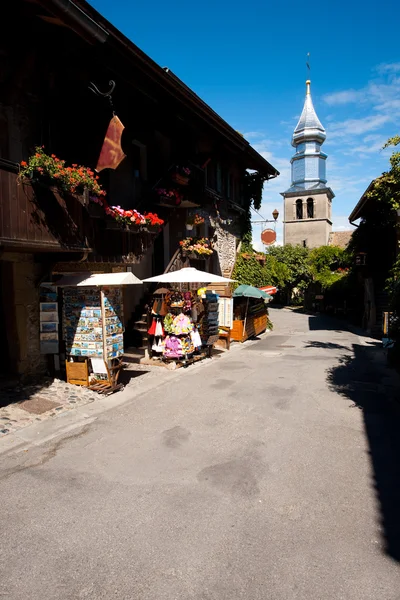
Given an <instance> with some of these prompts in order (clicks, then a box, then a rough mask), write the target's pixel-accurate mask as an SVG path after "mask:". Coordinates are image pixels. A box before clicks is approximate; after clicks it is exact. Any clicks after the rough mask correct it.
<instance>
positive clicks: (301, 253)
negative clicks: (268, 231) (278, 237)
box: [267, 244, 312, 302]
mask: <svg viewBox="0 0 400 600" xmlns="http://www.w3.org/2000/svg"><path fill="white" fill-rule="evenodd" d="M309 255H310V250H309V248H303V246H292V245H291V244H286V245H285V246H271V247H270V248H269V249H268V254H267V256H269V257H272V258H273V259H275V261H276V262H277V263H278V264H279V265H280V266H279V269H280V276H281V277H282V279H283V282H282V283H283V285H280V289H281V291H282V292H284V293H285V294H286V297H287V302H290V300H291V298H292V294H293V290H294V289H295V288H297V289H298V290H299V291H300V292H301V293H303V292H304V290H305V289H306V288H307V286H308V284H309V282H310V281H311V279H312V274H311V269H310V263H309Z"/></svg>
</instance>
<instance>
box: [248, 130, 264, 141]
mask: <svg viewBox="0 0 400 600" xmlns="http://www.w3.org/2000/svg"><path fill="white" fill-rule="evenodd" d="M243 136H244V137H245V138H246V140H254V139H257V138H262V137H263V136H264V133H262V132H261V131H247V132H246V133H244V134H243Z"/></svg>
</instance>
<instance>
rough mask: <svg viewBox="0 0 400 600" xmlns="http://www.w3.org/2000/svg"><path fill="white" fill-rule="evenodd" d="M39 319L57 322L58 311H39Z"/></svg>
mask: <svg viewBox="0 0 400 600" xmlns="http://www.w3.org/2000/svg"><path fill="white" fill-rule="evenodd" d="M40 320H41V321H54V322H55V323H58V313H56V312H41V313H40Z"/></svg>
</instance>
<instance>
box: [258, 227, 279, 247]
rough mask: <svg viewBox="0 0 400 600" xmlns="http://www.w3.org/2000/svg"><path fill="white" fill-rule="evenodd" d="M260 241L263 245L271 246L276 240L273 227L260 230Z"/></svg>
mask: <svg viewBox="0 0 400 600" xmlns="http://www.w3.org/2000/svg"><path fill="white" fill-rule="evenodd" d="M261 241H262V243H263V244H264V246H271V245H272V244H274V243H275V242H276V231H274V230H273V229H264V231H262V232H261Z"/></svg>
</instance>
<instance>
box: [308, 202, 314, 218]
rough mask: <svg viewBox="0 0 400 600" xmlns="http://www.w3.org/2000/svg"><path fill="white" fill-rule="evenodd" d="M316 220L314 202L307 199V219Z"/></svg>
mask: <svg viewBox="0 0 400 600" xmlns="http://www.w3.org/2000/svg"><path fill="white" fill-rule="evenodd" d="M313 218H314V200H313V199H312V198H307V219H313Z"/></svg>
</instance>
